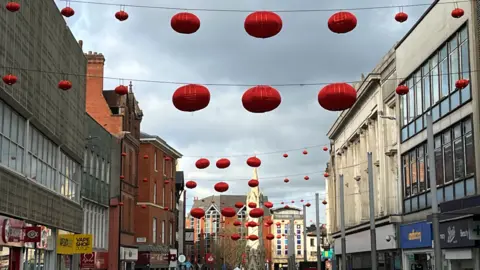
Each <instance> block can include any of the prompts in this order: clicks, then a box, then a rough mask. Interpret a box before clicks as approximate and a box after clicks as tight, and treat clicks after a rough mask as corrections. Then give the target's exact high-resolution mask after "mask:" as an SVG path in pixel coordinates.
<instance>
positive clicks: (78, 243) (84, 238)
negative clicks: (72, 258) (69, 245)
mask: <svg viewBox="0 0 480 270" xmlns="http://www.w3.org/2000/svg"><path fill="white" fill-rule="evenodd" d="M92 240H93V237H92V235H91V234H75V235H73V254H86V253H92V252H93V251H92V249H93V243H92Z"/></svg>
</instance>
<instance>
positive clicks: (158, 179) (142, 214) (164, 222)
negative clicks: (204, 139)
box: [135, 132, 182, 269]
mask: <svg viewBox="0 0 480 270" xmlns="http://www.w3.org/2000/svg"><path fill="white" fill-rule="evenodd" d="M140 137H141V139H140V142H141V144H140V156H139V159H138V166H139V178H140V182H139V188H138V191H139V192H138V201H137V206H136V210H135V215H136V216H135V236H136V241H137V245H138V248H139V255H138V257H139V258H138V261H137V265H138V267H141V266H143V267H144V269H149V268H150V269H155V268H157V269H158V268H159V269H164V268H166V269H168V268H170V267H172V266H173V267H174V266H175V265H171V264H175V262H172V263H170V262H169V261H168V260H165V258H168V255H169V254H176V251H175V250H176V246H177V244H176V233H177V228H178V226H177V217H176V213H177V212H176V210H177V198H176V197H177V196H176V171H177V170H176V167H177V160H178V159H179V158H181V157H182V154H180V153H179V152H178V151H177V150H175V149H174V148H173V147H171V146H170V145H168V144H167V143H166V142H165V141H164V140H162V139H161V138H160V137H158V136H155V135H150V134H146V133H143V132H142V133H141V135H140Z"/></svg>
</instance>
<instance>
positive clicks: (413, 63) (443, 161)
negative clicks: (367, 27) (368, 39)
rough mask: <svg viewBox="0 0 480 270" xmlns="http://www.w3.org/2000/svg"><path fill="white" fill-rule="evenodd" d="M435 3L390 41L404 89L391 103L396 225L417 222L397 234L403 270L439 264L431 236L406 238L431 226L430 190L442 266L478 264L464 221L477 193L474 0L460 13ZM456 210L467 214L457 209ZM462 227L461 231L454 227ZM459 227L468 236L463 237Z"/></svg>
mask: <svg viewBox="0 0 480 270" xmlns="http://www.w3.org/2000/svg"><path fill="white" fill-rule="evenodd" d="M442 2H445V1H443V0H442V1H434V3H433V4H432V5H431V6H430V8H429V9H428V10H427V11H426V12H425V13H424V15H423V16H422V17H421V19H420V20H419V21H418V22H417V24H416V25H415V26H414V27H413V28H412V29H411V30H410V31H409V32H408V34H407V35H406V36H405V37H404V38H403V39H402V40H401V41H400V42H399V43H398V44H397V46H396V55H397V62H396V69H397V74H398V78H402V79H399V81H398V83H402V84H405V85H406V86H408V87H409V88H410V90H409V92H408V94H407V95H404V96H401V97H398V103H399V104H400V106H399V108H398V110H397V116H398V117H397V118H398V120H399V121H398V125H399V126H398V128H399V129H400V141H399V157H400V159H399V163H398V166H399V168H401V174H400V175H401V180H402V181H401V183H402V189H401V193H400V194H402V209H403V212H404V216H403V222H404V225H403V226H405V227H408V226H410V227H416V228H413V229H411V228H410V229H409V230H408V231H406V232H404V233H403V234H402V235H400V237H401V239H402V241H401V243H400V245H401V246H402V247H403V263H404V265H403V267H404V269H410V267H411V266H412V265H415V264H420V265H426V266H431V267H434V268H437V267H439V266H437V267H436V266H434V265H433V261H434V260H433V250H432V246H431V242H430V243H426V242H425V243H424V245H423V246H422V247H412V246H411V245H412V243H411V240H409V236H410V239H412V237H413V238H415V237H419V236H420V235H424V237H425V235H428V234H430V235H431V234H432V233H431V232H427V231H428V230H429V229H430V227H431V225H430V223H429V221H428V220H429V214H430V213H431V205H432V200H431V199H432V196H437V199H438V202H439V204H440V210H441V218H440V219H441V223H440V237H441V238H442V235H443V240H442V242H441V243H440V245H441V247H442V249H443V257H444V262H443V264H444V266H446V267H452V268H448V269H457V268H455V266H456V265H457V266H458V265H463V266H462V267H466V268H462V269H467V268H471V269H477V268H479V267H480V263H479V260H480V258H479V250H478V248H477V247H475V246H474V245H473V246H472V242H469V241H468V240H472V239H471V238H473V237H474V236H473V233H472V232H473V228H469V226H470V225H468V224H470V223H472V222H473V221H472V220H470V219H471V218H472V215H473V214H475V213H478V210H476V211H474V210H472V209H467V210H466V209H463V208H470V207H471V203H472V201H474V202H475V201H478V199H479V198H478V183H479V179H478V177H476V171H477V170H478V169H479V168H480V157H479V153H480V149H479V145H478V144H476V143H475V139H474V137H475V134H478V131H479V128H480V123H479V119H480V118H479V102H478V100H479V96H478V91H477V88H478V76H479V74H478V72H477V68H478V55H479V53H480V52H479V48H478V25H477V21H478V16H479V14H478V8H479V6H478V1H471V2H465V3H458V4H457V6H458V7H459V8H462V9H463V10H464V12H465V14H464V16H463V17H461V18H453V17H452V16H451V15H450V13H451V11H452V9H453V7H451V6H450V5H448V4H447V5H444V4H442ZM408 58H410V59H409V60H407V59H408ZM459 79H468V80H470V83H469V85H468V86H467V87H465V88H461V89H458V88H457V86H456V82H457V80H459ZM427 114H430V115H431V116H432V119H433V132H434V138H433V143H434V153H432V154H431V155H430V156H431V157H433V160H434V164H435V166H434V168H430V167H429V165H428V163H427V157H429V153H428V151H427V132H426V125H427V124H426V115H427ZM429 170H434V171H435V175H436V177H435V179H434V181H435V184H436V186H437V194H432V193H431V191H430V186H431V185H430V173H429ZM473 205H475V204H473ZM476 205H478V203H477V204H476ZM462 211H463V212H464V213H468V214H465V215H461V213H462ZM450 212H452V213H450ZM455 212H456V213H455ZM473 218H474V219H476V216H475V215H474V217H473ZM452 219H459V220H460V221H462V224H464V225H466V226H463V227H462V226H460V225H458V224H457V225H452V224H453V223H454V221H453V220H452ZM425 223H426V224H425ZM461 228H462V232H463V233H462V232H460V231H458V230H459V229H461ZM469 230H470V232H469ZM446 231H448V236H449V237H448V238H447V240H449V239H450V238H451V237H452V236H453V237H454V238H455V237H456V239H458V241H457V240H456V241H455V242H456V243H457V244H458V245H457V246H455V245H454V244H453V243H448V241H446V242H447V243H446V242H445V232H446ZM465 231H466V232H467V235H468V236H467V237H466V239H463V238H465V233H464V232H465ZM462 234H463V235H464V236H462ZM471 234H472V235H471ZM455 235H456V236H455ZM452 248H454V249H452ZM445 269H446V268H445Z"/></svg>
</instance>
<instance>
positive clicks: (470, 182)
mask: <svg viewBox="0 0 480 270" xmlns="http://www.w3.org/2000/svg"><path fill="white" fill-rule="evenodd" d="M465 190H466V196H470V195H475V193H476V192H475V178H470V179H467V180H466V181H465Z"/></svg>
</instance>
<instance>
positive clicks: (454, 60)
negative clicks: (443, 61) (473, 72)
mask: <svg viewBox="0 0 480 270" xmlns="http://www.w3.org/2000/svg"><path fill="white" fill-rule="evenodd" d="M458 65H459V63H458V49H455V50H454V51H452V53H451V54H450V90H451V91H454V90H455V88H456V87H455V83H456V82H457V80H458V79H459V68H458Z"/></svg>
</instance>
